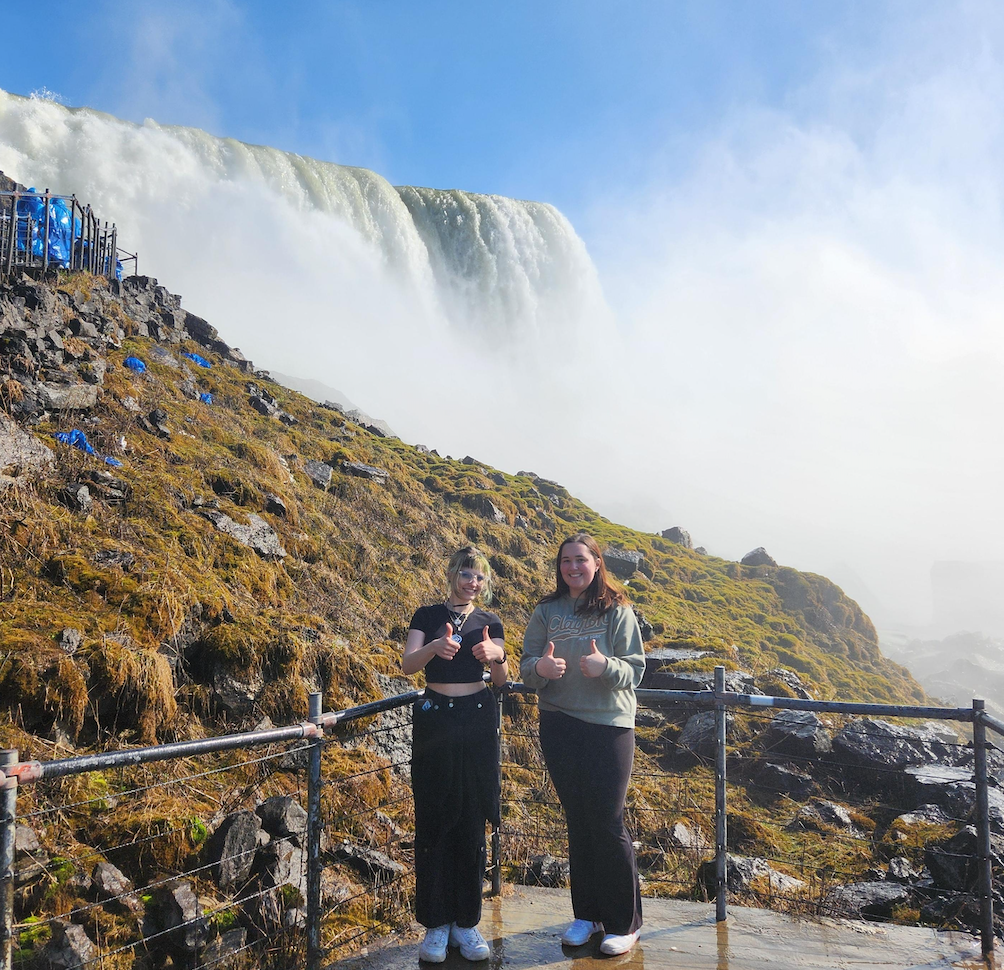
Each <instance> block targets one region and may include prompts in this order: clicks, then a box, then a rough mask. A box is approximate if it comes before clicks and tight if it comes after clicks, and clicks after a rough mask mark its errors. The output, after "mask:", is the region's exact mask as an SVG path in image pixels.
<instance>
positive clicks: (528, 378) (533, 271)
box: [0, 91, 616, 474]
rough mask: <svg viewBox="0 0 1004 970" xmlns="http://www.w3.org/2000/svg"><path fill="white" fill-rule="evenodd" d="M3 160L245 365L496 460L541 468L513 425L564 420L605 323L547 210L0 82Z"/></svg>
mask: <svg viewBox="0 0 1004 970" xmlns="http://www.w3.org/2000/svg"><path fill="white" fill-rule="evenodd" d="M0 170H2V171H4V172H5V173H6V174H7V175H8V176H10V177H12V178H14V179H16V180H17V181H19V182H21V183H23V184H27V185H34V186H37V187H38V188H39V189H43V188H50V189H52V190H53V191H55V192H61V193H71V192H72V193H75V194H76V195H77V197H78V198H79V199H82V200H84V201H86V202H88V203H90V204H91V205H92V206H94V208H95V210H96V211H97V212H98V214H99V216H100V217H101V218H102V219H108V220H114V221H115V222H116V223H117V225H118V228H119V240H120V242H121V244H122V246H123V247H125V248H127V249H130V250H132V249H135V250H137V251H138V252H139V254H140V264H139V268H140V272H143V273H147V274H149V275H153V276H156V277H158V279H159V280H160V281H161V282H162V283H163V284H165V285H166V286H167V287H168V288H169V289H171V290H173V291H174V292H177V293H180V294H182V296H183V298H184V300H185V306H186V307H188V308H189V309H191V310H192V311H193V312H194V313H197V314H199V315H200V316H204V317H206V318H207V319H209V320H210V321H211V322H212V323H213V324H214V325H215V326H216V327H217V328H218V329H219V331H220V333H221V334H222V335H223V337H224V339H225V340H227V341H228V342H229V343H231V344H232V345H236V346H239V347H240V349H241V350H242V351H243V352H244V353H245V354H246V355H247V356H248V357H250V358H251V359H252V360H254V361H255V363H256V365H257V366H259V367H265V368H272V369H274V370H276V371H277V372H281V373H284V374H288V375H293V376H295V377H298V378H305V379H314V380H318V381H321V382H323V383H325V384H327V385H329V386H333V387H337V388H339V389H341V390H342V391H344V393H345V394H347V395H348V396H349V397H350V398H351V399H352V400H353V401H354V402H356V403H357V404H358V405H359V406H360V407H362V408H364V409H365V410H367V411H368V412H369V413H371V414H373V415H376V416H378V417H381V418H384V419H386V420H387V421H388V422H389V423H390V424H391V425H392V427H393V428H394V429H395V431H397V432H398V433H399V434H401V435H402V436H403V437H404V438H405V439H406V440H411V441H422V442H427V443H428V444H429V445H430V446H435V447H438V448H439V449H440V450H446V451H450V452H452V453H459V454H463V453H465V452H466V453H470V454H474V455H477V456H478V457H480V458H482V459H483V460H485V461H488V462H491V463H494V464H496V465H498V466H500V467H503V468H507V469H508V470H510V471H515V470H516V468H518V467H527V466H529V467H534V466H535V465H536V466H537V467H541V466H542V465H543V467H545V468H547V467H548V465H547V463H545V462H542V457H543V456H542V454H540V453H536V452H535V451H534V449H533V448H531V447H528V446H527V443H526V441H525V428H526V427H527V426H528V423H530V422H532V421H539V419H540V415H541V414H549V415H552V416H555V418H556V419H557V420H558V421H561V420H562V417H561V415H562V409H563V408H564V407H566V405H565V404H564V403H563V402H564V401H565V400H567V395H566V393H565V391H563V389H562V388H565V387H567V385H568V380H569V379H571V380H574V375H575V374H576V373H577V369H576V368H577V350H576V347H580V348H581V347H585V346H587V345H588V346H596V344H597V343H598V339H593V340H589V339H588V338H590V337H594V338H599V337H600V336H601V335H602V334H604V332H606V331H609V329H610V328H611V326H612V318H611V315H610V313H609V311H608V310H607V308H606V304H605V302H604V299H603V295H602V292H601V289H600V286H599V283H598V280H597V275H596V272H595V269H594V267H593V265H592V262H591V261H590V259H589V256H588V254H587V252H586V249H585V246H584V245H583V243H582V241H581V240H580V239H579V238H578V236H576V234H575V232H574V230H573V229H572V227H571V225H570V224H569V222H568V220H567V219H565V218H564V216H562V215H561V213H560V212H558V211H557V210H556V209H555V208H554V207H553V206H550V205H546V204H542V203H537V202H521V201H516V200H514V199H507V198H502V197H500V196H485V195H472V194H469V193H464V192H459V191H439V190H432V189H422V188H410V187H405V188H394V187H393V186H392V185H390V183H389V182H387V180H386V179H384V178H381V177H380V176H379V175H377V174H375V173H373V172H370V171H367V170H365V169H360V168H350V167H347V166H342V165H334V164H330V163H327V162H321V161H317V160H315V159H311V158H305V157H302V156H299V155H293V154H290V153H287V152H282V151H279V150H277V149H274V148H268V147H262V146H255V145H246V144H243V143H241V142H237V141H234V140H233V139H226V138H216V137H213V136H211V135H209V134H207V133H206V132H204V131H200V130H197V129H192V128H179V127H163V126H160V125H157V124H156V123H154V122H152V121H147V122H144V123H143V124H142V125H136V124H132V123H129V122H124V121H121V120H119V119H117V118H114V117H111V116H109V115H105V114H101V113H99V112H96V111H92V110H90V109H87V108H66V107H63V106H62V105H59V104H56V103H54V102H52V101H47V100H41V99H36V98H22V97H19V96H16V95H11V94H8V93H6V92H3V91H0ZM613 356H616V355H613ZM609 363H610V361H609V360H608V361H607V364H608V365H609ZM579 370H581V368H579ZM579 420H580V419H579V417H578V416H577V415H576V414H575V413H574V409H573V412H572V413H571V414H568V415H567V421H568V422H570V423H571V424H573V425H574V424H575V423H576V422H577V421H579ZM550 470H551V474H559V471H557V470H554V469H553V466H552V467H551V469H550Z"/></svg>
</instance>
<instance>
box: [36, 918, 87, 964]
mask: <svg viewBox="0 0 1004 970" xmlns="http://www.w3.org/2000/svg"><path fill="white" fill-rule="evenodd" d="M97 959H98V948H97V947H96V946H95V945H94V941H93V940H91V938H90V937H89V936H88V935H87V931H86V930H85V929H84V928H83V927H82V926H80V925H78V924H77V923H69V922H67V921H66V920H61V919H58V920H56V921H55V922H53V924H52V938H51V939H50V940H49V942H48V943H46V944H45V947H44V948H43V950H42V955H41V960H42V966H43V967H45V968H46V970H70V968H71V967H84V966H88V965H90V964H92V963H94V961H96V960H97Z"/></svg>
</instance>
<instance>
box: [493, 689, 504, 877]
mask: <svg viewBox="0 0 1004 970" xmlns="http://www.w3.org/2000/svg"><path fill="white" fill-rule="evenodd" d="M503 689H504V688H492V690H494V691H495V713H496V717H497V721H496V724H495V736H496V738H497V740H498V753H499V786H500V787H501V784H502V691H503ZM491 870H492V895H493V896H498V895H499V893H501V892H502V826H501V825H493V826H492V865H491Z"/></svg>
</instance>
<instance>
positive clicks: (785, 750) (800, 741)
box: [760, 710, 833, 759]
mask: <svg viewBox="0 0 1004 970" xmlns="http://www.w3.org/2000/svg"><path fill="white" fill-rule="evenodd" d="M760 744H761V746H762V747H763V749H764V751H765V752H768V753H770V754H780V755H785V756H788V757H793V758H810V759H811V758H815V757H818V756H819V755H821V754H826V753H828V752H829V751H830V750H831V749H832V747H833V743H832V739H831V737H830V732H829V731H828V730H826V727H825V726H824V725H823V722H822V721H820V719H819V718H818V717H817V716H816V715H815V714H814V713H813V712H812V711H788V710H782V711H778V713H777V714H775V715H774V716H773V717H772V718H771V721H770V724H769V725H768V727H767V729H766V730H765V731H764V732H763V734H761V735H760Z"/></svg>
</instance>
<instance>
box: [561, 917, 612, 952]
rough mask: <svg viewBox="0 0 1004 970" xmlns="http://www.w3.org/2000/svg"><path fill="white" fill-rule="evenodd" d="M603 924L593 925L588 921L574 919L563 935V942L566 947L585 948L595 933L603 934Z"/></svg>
mask: <svg viewBox="0 0 1004 970" xmlns="http://www.w3.org/2000/svg"><path fill="white" fill-rule="evenodd" d="M602 932H603V924H602V923H592V922H590V921H589V920H587V919H573V920H572V922H571V923H569V924H568V926H566V927H565V932H564V933H562V934H561V942H562V943H564V944H565V946H583V945H584V944H586V943H588V942H589V937H591V936H592V935H593V934H594V933H602Z"/></svg>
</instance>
